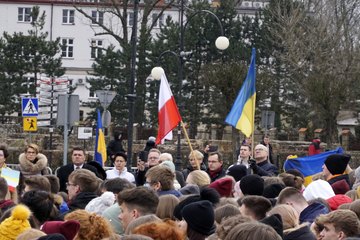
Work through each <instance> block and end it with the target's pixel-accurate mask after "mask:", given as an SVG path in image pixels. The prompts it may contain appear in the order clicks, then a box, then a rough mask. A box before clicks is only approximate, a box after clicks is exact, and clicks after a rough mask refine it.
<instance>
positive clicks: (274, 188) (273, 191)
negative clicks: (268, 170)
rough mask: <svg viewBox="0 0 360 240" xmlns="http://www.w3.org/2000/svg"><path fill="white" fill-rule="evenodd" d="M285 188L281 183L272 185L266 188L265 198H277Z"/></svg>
mask: <svg viewBox="0 0 360 240" xmlns="http://www.w3.org/2000/svg"><path fill="white" fill-rule="evenodd" d="M284 188H285V185H284V184H281V183H273V184H270V185H268V186H266V187H265V188H264V192H263V196H264V197H266V198H277V197H278V196H279V194H280V192H281V190H283V189H284Z"/></svg>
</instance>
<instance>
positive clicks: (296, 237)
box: [268, 204, 316, 240]
mask: <svg viewBox="0 0 360 240" xmlns="http://www.w3.org/2000/svg"><path fill="white" fill-rule="evenodd" d="M273 214H279V215H280V216H281V219H282V223H283V233H284V237H283V239H284V240H303V239H306V240H316V238H315V236H314V234H313V233H312V232H311V231H310V228H309V226H308V225H307V224H305V223H304V224H301V225H300V224H299V214H298V212H297V211H296V210H295V209H294V208H293V207H291V206H289V205H286V204H279V205H276V206H275V207H274V208H273V209H271V210H270V211H269V213H268V215H273Z"/></svg>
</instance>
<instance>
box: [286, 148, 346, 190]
mask: <svg viewBox="0 0 360 240" xmlns="http://www.w3.org/2000/svg"><path fill="white" fill-rule="evenodd" d="M343 152H344V150H343V149H342V148H341V147H338V148H337V149H335V150H331V151H327V152H323V153H319V154H316V155H312V156H306V157H298V158H291V159H287V160H286V161H285V163H284V170H285V171H287V170H290V169H297V170H299V171H300V172H301V173H302V174H303V175H304V177H305V182H304V185H305V186H307V185H308V184H309V183H311V182H312V177H313V176H314V175H315V174H318V173H321V172H322V166H323V165H324V162H325V160H326V158H327V157H328V156H330V155H333V154H336V153H343Z"/></svg>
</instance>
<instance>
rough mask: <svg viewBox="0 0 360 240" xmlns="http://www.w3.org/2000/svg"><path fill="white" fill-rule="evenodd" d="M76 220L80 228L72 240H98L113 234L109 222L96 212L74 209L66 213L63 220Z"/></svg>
mask: <svg viewBox="0 0 360 240" xmlns="http://www.w3.org/2000/svg"><path fill="white" fill-rule="evenodd" d="M67 220H76V221H78V222H79V223H80V229H79V232H78V234H77V235H76V237H75V238H74V240H98V239H103V238H108V237H111V236H113V235H115V233H114V231H113V230H112V228H111V225H110V223H109V222H108V221H107V220H105V218H103V217H102V216H99V215H97V214H96V213H89V212H88V211H85V210H76V211H73V212H71V213H68V214H66V216H65V221H67Z"/></svg>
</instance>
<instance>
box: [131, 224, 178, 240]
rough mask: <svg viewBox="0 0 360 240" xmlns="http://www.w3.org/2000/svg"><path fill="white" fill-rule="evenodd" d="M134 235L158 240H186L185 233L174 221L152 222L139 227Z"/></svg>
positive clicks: (134, 231)
mask: <svg viewBox="0 0 360 240" xmlns="http://www.w3.org/2000/svg"><path fill="white" fill-rule="evenodd" d="M133 233H134V234H141V235H145V236H148V237H151V238H153V239H157V240H184V239H185V232H183V231H181V230H180V228H178V227H177V225H176V223H175V222H174V221H172V220H167V221H165V222H152V223H146V224H143V225H140V226H138V227H137V228H135V229H134V230H133Z"/></svg>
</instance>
